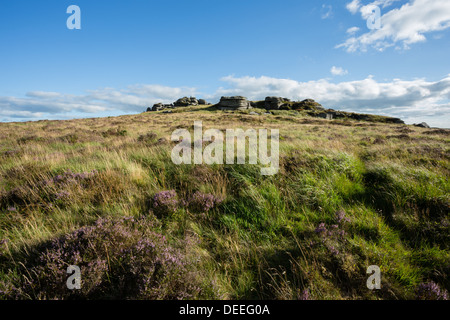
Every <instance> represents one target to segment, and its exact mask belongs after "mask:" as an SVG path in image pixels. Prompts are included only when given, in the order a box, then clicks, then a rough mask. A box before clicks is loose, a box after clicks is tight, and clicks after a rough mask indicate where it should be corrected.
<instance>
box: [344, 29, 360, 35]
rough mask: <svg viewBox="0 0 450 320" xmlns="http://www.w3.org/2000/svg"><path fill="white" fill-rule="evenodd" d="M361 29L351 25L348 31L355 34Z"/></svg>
mask: <svg viewBox="0 0 450 320" xmlns="http://www.w3.org/2000/svg"><path fill="white" fill-rule="evenodd" d="M358 31H359V28H358V27H351V28H348V29H347V31H346V32H347V33H348V34H350V35H353V34H355V33H356V32H358Z"/></svg>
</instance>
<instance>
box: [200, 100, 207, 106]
mask: <svg viewBox="0 0 450 320" xmlns="http://www.w3.org/2000/svg"><path fill="white" fill-rule="evenodd" d="M198 104H199V105H202V106H203V105H207V104H208V102H206V100H205V99H198Z"/></svg>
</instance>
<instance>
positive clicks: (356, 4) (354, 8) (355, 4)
mask: <svg viewBox="0 0 450 320" xmlns="http://www.w3.org/2000/svg"><path fill="white" fill-rule="evenodd" d="M360 6H361V3H360V1H359V0H353V1H352V2H349V3H347V5H346V6H345V7H346V8H347V10H348V11H350V12H351V13H352V14H355V13H356V12H358V10H359V8H360Z"/></svg>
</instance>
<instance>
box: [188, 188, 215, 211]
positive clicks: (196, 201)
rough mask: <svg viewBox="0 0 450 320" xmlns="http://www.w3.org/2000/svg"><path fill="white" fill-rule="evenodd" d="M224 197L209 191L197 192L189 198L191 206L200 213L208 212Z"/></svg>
mask: <svg viewBox="0 0 450 320" xmlns="http://www.w3.org/2000/svg"><path fill="white" fill-rule="evenodd" d="M222 201H223V200H222V199H221V198H218V197H216V196H214V195H212V194H209V193H202V192H200V191H197V192H195V193H194V194H193V195H192V196H191V197H190V199H189V201H188V205H189V208H190V209H191V210H193V211H196V212H200V213H207V212H208V211H209V210H211V209H213V208H214V207H215V206H217V205H219V204H221V203H222Z"/></svg>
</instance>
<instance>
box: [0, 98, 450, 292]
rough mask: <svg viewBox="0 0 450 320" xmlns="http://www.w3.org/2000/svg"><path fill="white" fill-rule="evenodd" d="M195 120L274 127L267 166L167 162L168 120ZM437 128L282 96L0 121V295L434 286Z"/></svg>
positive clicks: (441, 273) (439, 265) (447, 147)
mask: <svg viewBox="0 0 450 320" xmlns="http://www.w3.org/2000/svg"><path fill="white" fill-rule="evenodd" d="M194 120H202V121H203V127H204V130H206V129H208V128H217V129H226V128H242V129H244V130H245V129H248V128H255V129H257V128H267V129H272V128H273V129H279V130H280V171H279V173H278V174H277V175H274V176H262V175H261V174H260V170H259V166H258V165H248V164H247V165H212V166H209V165H175V164H173V163H172V161H171V156H170V154H171V150H172V148H173V146H174V145H175V144H174V143H173V142H171V141H170V135H171V133H172V132H173V131H174V130H175V129H176V128H188V129H190V130H191V131H192V128H193V123H194ZM371 120H373V119H371ZM449 143H450V135H449V130H442V129H440V130H439V129H423V128H418V127H414V126H408V125H401V124H389V123H383V122H376V121H370V122H368V121H356V120H351V119H344V120H332V121H328V120H325V119H317V118H312V117H308V116H307V115H304V114H301V113H299V112H296V111H293V110H290V111H289V110H286V111H279V112H273V113H272V114H270V115H269V114H261V115H250V114H247V113H245V112H241V113H233V112H225V111H218V110H214V108H200V107H190V108H182V109H177V110H176V111H174V112H173V113H167V114H163V113H159V112H148V113H143V114H138V115H129V116H121V117H111V118H101V119H81V120H70V121H38V122H32V123H31V122H28V123H0V159H1V161H0V298H4V299H17V298H18V299H30V298H31V299H53V298H89V299H95V298H106V299H107V298H138V299H175V298H181V299H186V298H187V299H205V298H207V299H415V298H443V297H444V295H445V290H448V289H450V278H449V274H450V257H449V245H450V232H449V231H450V225H449V222H450V221H449V203H450V199H449V195H450V192H449V191H450V183H449V175H450V165H449V164H450V162H449V160H450V144H449ZM68 265H78V266H80V268H81V271H82V289H81V290H74V291H70V290H68V289H67V288H66V279H67V278H68V275H67V273H66V269H67V266H68ZM370 265H378V266H379V267H380V268H381V273H382V282H381V284H382V288H381V290H373V291H371V290H369V289H368V288H367V287H366V280H367V278H368V276H369V275H367V274H366V269H367V267H368V266H370Z"/></svg>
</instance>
